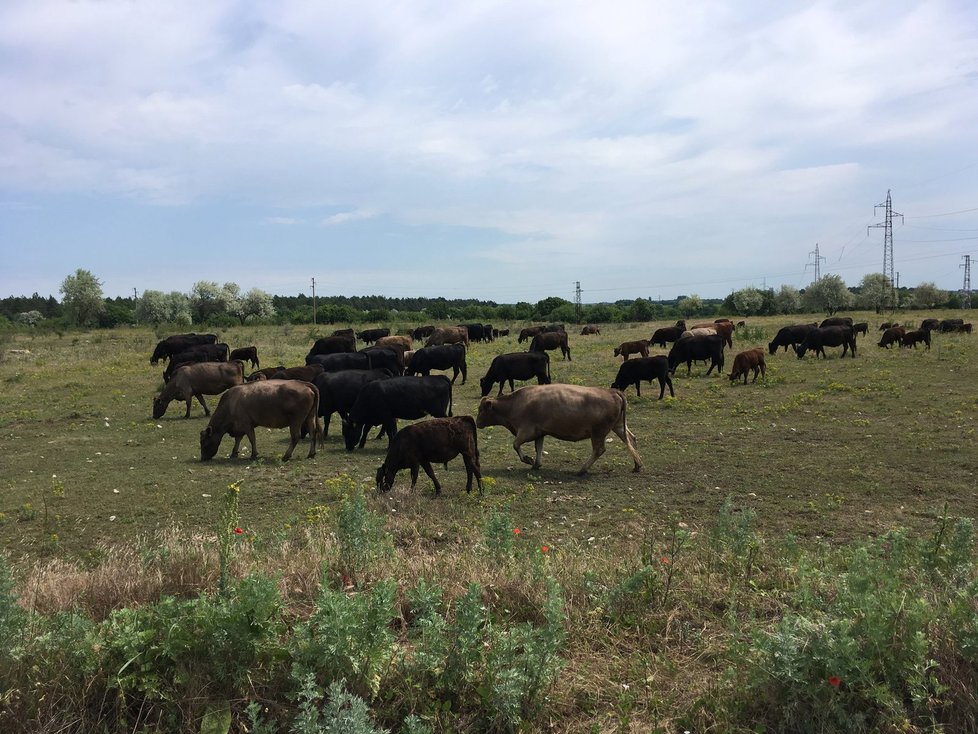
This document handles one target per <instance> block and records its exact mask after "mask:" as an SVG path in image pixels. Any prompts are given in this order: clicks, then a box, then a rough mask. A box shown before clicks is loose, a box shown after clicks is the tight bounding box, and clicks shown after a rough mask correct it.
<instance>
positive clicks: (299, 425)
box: [200, 380, 322, 461]
mask: <svg viewBox="0 0 978 734" xmlns="http://www.w3.org/2000/svg"><path fill="white" fill-rule="evenodd" d="M256 426H265V427H266V428H286V427H288V429H289V435H290V437H291V439H292V440H291V442H290V443H289V448H288V449H287V450H286V452H285V455H284V456H282V461H288V460H289V458H291V456H292V452H293V451H294V450H295V447H296V444H298V443H299V439H300V438H301V437H302V429H303V428H305V429H306V431H308V433H309V435H310V436H311V437H312V439H311V442H310V445H309V458H310V459H311V458H312V457H313V456H315V455H316V441H317V439H319V438H320V437H321V436H322V430H321V429H320V426H319V390H318V388H317V387H316V386H315V385H313V384H312V383H310V382H303V381H301V380H262V381H260V382H248V383H245V384H243V385H238V386H236V387H232V388H231V389H230V390H228V391H227V392H226V393H224V395H222V396H221V401H220V402H219V403H218V404H217V408H216V409H215V410H214V415H212V416H211V420H210V423H208V424H207V428H205V429H204V430H203V431H201V432H200V460H201V461H207V460H208V459H211V458H213V456H214V454H216V453H217V450H218V449H219V448H220V446H221V440H222V439H223V438H224V436H225V434H231V435H232V436H234V448H233V449H231V458H235V457H237V455H238V447H239V446H240V444H241V439H242V438H243V437H244V436H247V437H248V440H249V441H250V442H251V458H252V459H257V458H258V449H257V448H256V447H255V427H256Z"/></svg>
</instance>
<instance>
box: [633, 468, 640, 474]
mask: <svg viewBox="0 0 978 734" xmlns="http://www.w3.org/2000/svg"><path fill="white" fill-rule="evenodd" d="M640 471H642V467H640V466H636V467H635V468H634V469H632V474H638V473H639V472H640Z"/></svg>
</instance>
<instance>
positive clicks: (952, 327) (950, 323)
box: [937, 319, 964, 334]
mask: <svg viewBox="0 0 978 734" xmlns="http://www.w3.org/2000/svg"><path fill="white" fill-rule="evenodd" d="M962 326H964V319H943V320H942V321H941V322H940V324H938V326H937V330H938V331H939V332H941V333H942V334H946V333H948V332H952V331H958V330H959V329H960V328H961V327H962Z"/></svg>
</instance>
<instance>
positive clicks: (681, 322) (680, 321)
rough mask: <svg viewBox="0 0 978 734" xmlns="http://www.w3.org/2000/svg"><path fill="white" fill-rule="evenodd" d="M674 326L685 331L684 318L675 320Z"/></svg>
mask: <svg viewBox="0 0 978 734" xmlns="http://www.w3.org/2000/svg"><path fill="white" fill-rule="evenodd" d="M675 326H676V328H677V329H680V330H681V331H686V319H679V321H677V322H676V324H675Z"/></svg>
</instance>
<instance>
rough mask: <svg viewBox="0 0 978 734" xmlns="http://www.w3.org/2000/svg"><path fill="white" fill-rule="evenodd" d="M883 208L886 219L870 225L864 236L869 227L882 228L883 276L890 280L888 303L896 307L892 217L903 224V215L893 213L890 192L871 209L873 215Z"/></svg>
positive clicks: (867, 228) (887, 191) (867, 229)
mask: <svg viewBox="0 0 978 734" xmlns="http://www.w3.org/2000/svg"><path fill="white" fill-rule="evenodd" d="M880 208H883V209H885V210H886V217H885V218H884V220H883V221H882V222H879V223H877V224H871V225H869V227H866V236H867V237H868V236H869V230H870V227H882V228H883V275H885V276H886V277H887V278H889V279H890V302H891V305H892V306H893V307H894V308H895V307H896V289H895V288H894V284H895V283H896V280H895V278H894V277H893V217H900V222H901V223H902V222H903V215H902V214H900V212H895V211H893V202H892V200H891V199H890V190H889V189H887V190H886V201H885V202H883V203H882V204H877V205H876V206H874V207H873V214H874V215H875V214H876V210H877V209H880Z"/></svg>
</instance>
